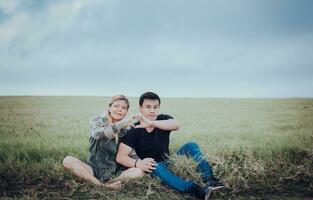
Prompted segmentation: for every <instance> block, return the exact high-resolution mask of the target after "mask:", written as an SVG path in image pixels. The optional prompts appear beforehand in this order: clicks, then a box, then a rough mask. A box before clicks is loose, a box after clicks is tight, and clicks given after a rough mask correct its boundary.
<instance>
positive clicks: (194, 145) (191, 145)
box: [184, 142, 199, 149]
mask: <svg viewBox="0 0 313 200" xmlns="http://www.w3.org/2000/svg"><path fill="white" fill-rule="evenodd" d="M184 147H185V148H186V149H199V145H198V144H197V143H195V142H188V143H186V144H185V145H184Z"/></svg>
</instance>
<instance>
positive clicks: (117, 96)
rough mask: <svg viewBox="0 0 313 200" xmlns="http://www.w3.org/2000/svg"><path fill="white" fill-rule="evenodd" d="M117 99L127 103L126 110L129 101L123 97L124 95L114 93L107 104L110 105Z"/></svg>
mask: <svg viewBox="0 0 313 200" xmlns="http://www.w3.org/2000/svg"><path fill="white" fill-rule="evenodd" d="M119 100H123V101H125V103H126V104H127V110H128V108H129V101H128V99H127V97H125V96H124V95H115V96H113V97H112V98H111V101H110V103H109V106H110V107H111V106H112V104H113V102H114V101H119Z"/></svg>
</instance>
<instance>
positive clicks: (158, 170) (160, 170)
mask: <svg viewBox="0 0 313 200" xmlns="http://www.w3.org/2000/svg"><path fill="white" fill-rule="evenodd" d="M166 170H167V167H166V166H165V165H164V164H163V163H158V165H157V166H156V167H155V170H154V171H153V172H152V173H151V175H152V176H158V177H159V176H160V175H162V174H163V173H164V171H166Z"/></svg>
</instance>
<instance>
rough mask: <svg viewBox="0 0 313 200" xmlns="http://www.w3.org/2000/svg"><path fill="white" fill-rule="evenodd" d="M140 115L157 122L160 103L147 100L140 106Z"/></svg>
mask: <svg viewBox="0 0 313 200" xmlns="http://www.w3.org/2000/svg"><path fill="white" fill-rule="evenodd" d="M139 111H140V113H141V114H142V115H143V116H145V117H146V118H148V119H150V120H156V119H157V117H158V114H159V112H160V103H159V101H158V100H157V99H155V100H152V99H145V100H144V101H143V103H142V106H139Z"/></svg>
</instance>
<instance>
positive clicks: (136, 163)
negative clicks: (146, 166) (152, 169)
mask: <svg viewBox="0 0 313 200" xmlns="http://www.w3.org/2000/svg"><path fill="white" fill-rule="evenodd" d="M138 160H139V159H136V161H135V168H137V161H138Z"/></svg>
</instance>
